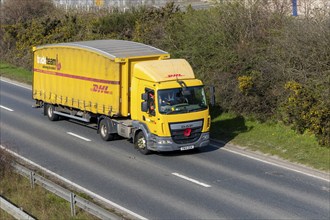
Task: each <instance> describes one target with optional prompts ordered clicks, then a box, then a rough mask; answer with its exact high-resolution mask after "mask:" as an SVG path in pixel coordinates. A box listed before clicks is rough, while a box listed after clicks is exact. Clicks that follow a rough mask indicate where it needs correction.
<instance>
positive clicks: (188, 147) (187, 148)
mask: <svg viewBox="0 0 330 220" xmlns="http://www.w3.org/2000/svg"><path fill="white" fill-rule="evenodd" d="M194 148H195V146H194V145H191V146H185V147H181V148H180V150H191V149H194Z"/></svg>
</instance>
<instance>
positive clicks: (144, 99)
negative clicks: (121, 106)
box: [141, 92, 148, 101]
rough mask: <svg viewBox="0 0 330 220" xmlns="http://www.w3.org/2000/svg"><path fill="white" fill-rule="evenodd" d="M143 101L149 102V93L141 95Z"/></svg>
mask: <svg viewBox="0 0 330 220" xmlns="http://www.w3.org/2000/svg"><path fill="white" fill-rule="evenodd" d="M141 99H142V100H143V101H147V100H148V93H147V92H145V93H142V94H141Z"/></svg>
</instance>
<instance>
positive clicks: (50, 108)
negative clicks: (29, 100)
mask: <svg viewBox="0 0 330 220" xmlns="http://www.w3.org/2000/svg"><path fill="white" fill-rule="evenodd" d="M44 108H45V110H46V114H47V116H48V119H49V120H51V121H57V120H58V119H59V118H60V116H59V115H57V114H55V113H54V111H55V106H53V105H51V104H46V105H45V107H44Z"/></svg>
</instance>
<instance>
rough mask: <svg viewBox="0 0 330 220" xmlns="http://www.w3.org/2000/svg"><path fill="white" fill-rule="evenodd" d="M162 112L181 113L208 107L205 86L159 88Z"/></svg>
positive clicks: (160, 111)
mask: <svg viewBox="0 0 330 220" xmlns="http://www.w3.org/2000/svg"><path fill="white" fill-rule="evenodd" d="M158 106H159V113H161V114H180V113H187V112H194V111H201V110H205V109H207V105H206V98H205V93H204V89H203V86H195V87H186V88H175V89H164V90H158Z"/></svg>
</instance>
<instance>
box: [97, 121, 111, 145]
mask: <svg viewBox="0 0 330 220" xmlns="http://www.w3.org/2000/svg"><path fill="white" fill-rule="evenodd" d="M109 131H110V127H109V123H107V119H103V120H102V121H101V122H100V126H99V132H100V135H101V138H102V139H103V140H104V141H112V140H113V137H114V136H113V134H110V133H109Z"/></svg>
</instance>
